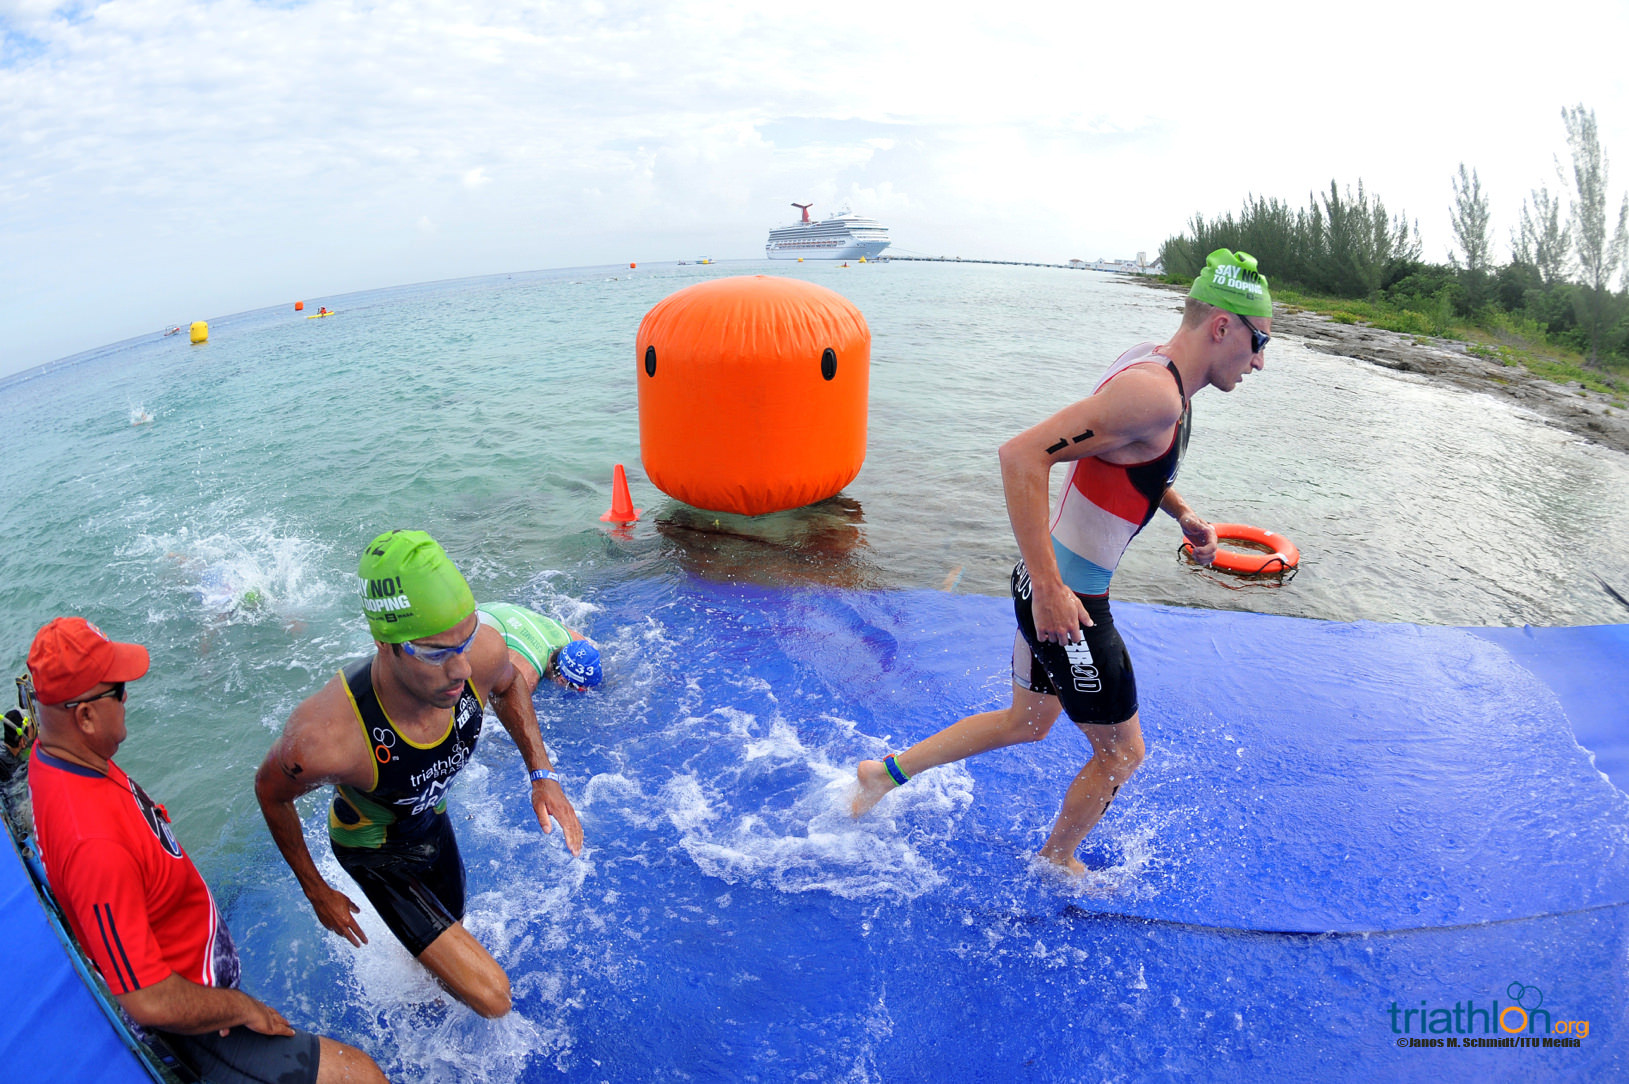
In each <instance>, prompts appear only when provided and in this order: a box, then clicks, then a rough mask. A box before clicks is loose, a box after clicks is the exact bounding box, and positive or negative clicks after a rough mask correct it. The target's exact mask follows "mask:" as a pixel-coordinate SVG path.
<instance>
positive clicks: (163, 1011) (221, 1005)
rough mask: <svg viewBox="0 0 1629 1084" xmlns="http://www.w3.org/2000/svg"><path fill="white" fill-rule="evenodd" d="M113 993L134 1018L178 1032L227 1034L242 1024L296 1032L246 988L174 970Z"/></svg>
mask: <svg viewBox="0 0 1629 1084" xmlns="http://www.w3.org/2000/svg"><path fill="white" fill-rule="evenodd" d="M113 996H114V997H115V998H117V999H118V1001H119V1006H120V1007H121V1008H122V1009H124V1011H125V1012H126V1013H128V1014H129V1015H130V1019H132V1020H134V1021H135V1022H136V1023H138V1024H140V1025H141V1026H142V1027H144V1028H158V1029H160V1030H162V1031H173V1032H175V1033H176V1034H177V1035H203V1034H205V1033H207V1032H211V1031H219V1032H220V1033H221V1034H222V1035H225V1034H226V1033H227V1031H229V1030H230V1029H232V1028H235V1027H239V1026H242V1027H246V1028H248V1029H249V1030H250V1031H258V1032H259V1033H260V1034H262V1035H293V1034H294V1029H293V1028H292V1027H290V1026H289V1023H288V1021H287V1020H284V1019H283V1014H282V1013H280V1012H278V1011H277V1010H276V1009H274V1008H272V1007H271V1006H270V1005H267V1004H264V1003H263V1002H260V1001H256V1000H255V999H254V998H252V997H250V996H249V995H248V994H246V993H244V992H243V991H242V990H232V989H228V988H227V987H224V986H200V985H199V984H198V983H196V982H193V981H192V980H190V979H185V978H182V977H181V976H180V975H177V974H176V973H175V972H173V971H172V972H170V977H169V978H167V979H163V980H161V981H159V982H155V983H153V984H152V985H151V986H143V987H142V988H141V989H140V990H133V991H131V992H130V993H128V994H114V995H113Z"/></svg>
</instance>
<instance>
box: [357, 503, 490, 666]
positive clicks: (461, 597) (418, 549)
mask: <svg viewBox="0 0 1629 1084" xmlns="http://www.w3.org/2000/svg"><path fill="white" fill-rule="evenodd" d="M356 574H357V576H358V577H359V580H360V582H359V583H358V584H357V587H358V589H359V591H360V593H361V596H362V613H363V615H364V616H366V617H367V619H368V629H369V631H371V632H372V634H373V638H374V639H375V640H380V641H383V642H384V643H387V644H399V643H402V642H404V641H406V640H417V639H419V638H420V637H422V636H434V635H436V634H437V633H440V632H446V631H447V630H448V629H450V628H452V627H453V626H454V625H457V624H458V623H459V622H460V621H462V620H464V618H466V617H468V616H469V615H470V614H472V613H474V612H475V596H474V595H473V594H472V593H471V592H470V589H469V584H468V583H466V582H465V581H464V577H463V575H462V574H461V573H460V572H459V571H458V567H457V566H456V565H454V564H453V563H452V558H450V557H448V556H447V551H446V550H444V549H442V548H441V545H440V543H438V542H437V541H436V540H435V539H433V538H431V537H430V536H429V535H427V534H425V533H424V532H423V531H386V532H385V533H384V534H382V535H380V536H379V537H378V538H375V539H374V540H373V541H372V542H369V543H368V544H367V546H366V548H364V549H363V550H362V560H361V561H360V562H359V563H358V565H357V569H356Z"/></svg>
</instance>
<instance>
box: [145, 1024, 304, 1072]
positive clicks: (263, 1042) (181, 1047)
mask: <svg viewBox="0 0 1629 1084" xmlns="http://www.w3.org/2000/svg"><path fill="white" fill-rule="evenodd" d="M159 1034H160V1035H162V1036H163V1038H164V1043H165V1045H166V1046H168V1047H169V1048H170V1049H171V1050H172V1051H174V1052H175V1057H176V1060H177V1061H179V1062H181V1064H182V1065H185V1066H186V1067H187V1068H188V1069H190V1070H192V1071H193V1073H195V1074H196V1075H197V1077H198V1079H199V1080H207V1081H209V1082H210V1084H316V1079H317V1063H318V1061H319V1060H320V1058H321V1056H322V1046H321V1044H320V1043H319V1042H318V1041H317V1037H316V1036H315V1035H313V1034H311V1033H310V1032H308V1031H297V1032H295V1033H294V1034H293V1035H262V1034H260V1033H259V1032H257V1031H250V1030H249V1029H248V1028H246V1027H235V1028H233V1029H232V1030H231V1031H229V1032H227V1033H226V1034H225V1035H221V1034H218V1033H217V1032H213V1031H206V1032H204V1034H202V1035H172V1034H171V1033H169V1032H167V1031H166V1032H160V1033H159Z"/></svg>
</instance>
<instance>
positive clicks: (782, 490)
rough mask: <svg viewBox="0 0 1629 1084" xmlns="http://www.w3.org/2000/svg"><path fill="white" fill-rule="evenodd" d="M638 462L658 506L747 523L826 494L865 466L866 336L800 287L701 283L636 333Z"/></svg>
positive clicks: (791, 282) (822, 292)
mask: <svg viewBox="0 0 1629 1084" xmlns="http://www.w3.org/2000/svg"><path fill="white" fill-rule="evenodd" d="M636 343H637V355H636V363H637V365H638V368H637V370H636V372H637V379H638V382H639V455H640V458H641V460H642V461H643V462H644V465H645V476H646V477H648V478H649V479H650V480H651V482H652V484H654V485H655V486H656V487H657V488H658V489H660V490H661V491H662V492H664V493H666V494H667V495H668V496H670V497H674V498H677V499H678V500H681V501H684V502H685V503H686V504H692V505H695V506H696V507H698V508H705V509H708V510H709V511H714V512H737V513H740V514H742V515H748V516H757V515H762V514H764V513H765V512H779V511H782V510H784V509H787V508H798V507H801V506H802V505H805V504H812V503H814V502H815V501H820V500H825V499H826V498H827V497H831V496H834V495H835V494H836V493H837V492H838V491H840V490H841V489H842V488H843V487H844V486H846V485H848V484H849V483H850V482H852V481H853V480H854V476H855V475H856V474H858V473H860V464H861V463H863V462H864V461H865V420H866V400H867V396H868V394H869V392H870V386H871V329H870V328H868V327H867V326H866V323H865V317H863V316H861V315H860V310H859V309H857V308H855V307H854V305H853V304H852V303H850V302H849V300H848V299H847V298H845V297H843V296H842V295H841V294H838V293H835V292H834V291H832V290H828V289H826V288H825V287H824V286H816V285H815V284H814V283H812V282H804V281H802V280H800V279H786V278H770V277H768V276H765V275H754V276H751V277H739V278H727V279H713V280H711V281H709V282H702V283H697V284H696V285H694V286H689V287H686V288H685V289H683V290H680V291H679V292H678V293H675V294H672V295H670V296H668V297H666V298H664V299H662V301H660V302H658V303H657V305H656V307H655V308H653V309H651V310H650V312H648V313H646V314H645V319H644V320H643V321H641V322H640V324H639V335H638V338H637V339H636Z"/></svg>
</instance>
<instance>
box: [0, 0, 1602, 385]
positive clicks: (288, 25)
mask: <svg viewBox="0 0 1629 1084" xmlns="http://www.w3.org/2000/svg"><path fill="white" fill-rule="evenodd" d="M56 10H57V9H53V8H52V6H51V5H49V4H47V3H45V2H43V0H0V251H3V252H4V253H5V258H4V259H3V260H0V306H4V307H5V309H6V312H5V313H4V315H5V318H6V322H7V326H8V330H9V332H10V339H9V342H8V344H7V345H6V346H4V347H0V349H4V350H5V354H4V356H3V357H0V372H5V371H10V370H12V369H16V368H20V367H22V366H23V365H26V364H29V363H32V362H35V361H40V360H45V359H46V358H47V357H51V356H57V355H60V354H62V353H66V352H69V351H71V350H74V349H80V348H85V347H89V346H93V345H97V344H99V343H101V342H106V341H109V340H112V339H115V338H120V337H123V336H125V335H129V334H134V333H136V332H139V331H142V330H146V329H148V328H156V327H158V326H159V325H161V324H164V323H165V322H174V321H176V320H181V319H190V318H191V317H193V316H195V315H196V316H207V315H213V314H216V313H222V312H229V311H236V310H240V309H243V308H247V307H252V306H256V305H260V304H265V303H269V302H271V301H275V300H278V299H280V298H283V297H285V296H296V295H298V296H316V295H320V294H323V293H332V292H337V291H340V290H347V289H359V288H365V287H369V286H381V285H388V284H391V283H395V282H401V281H406V280H413V279H432V278H445V277H449V276H455V275H461V274H477V273H484V272H497V271H503V270H509V269H519V268H530V267H538V266H549V265H563V264H579V263H592V262H613V261H621V260H626V259H638V260H655V259H664V258H675V257H677V258H687V257H693V256H695V255H697V254H698V253H702V252H705V253H708V254H711V255H715V256H719V257H727V256H749V255H754V254H757V253H758V252H761V247H760V246H761V244H762V240H763V235H764V232H765V230H766V228H767V227H768V226H769V225H771V224H776V223H779V222H781V221H784V220H786V219H787V218H788V217H789V216H790V214H791V213H792V212H791V209H790V208H789V207H788V206H787V204H788V203H790V202H791V201H792V200H794V199H795V200H797V201H798V202H800V203H801V202H808V201H809V200H811V199H812V200H814V201H815V202H816V203H817V204H818V205H819V206H818V207H817V210H831V209H836V208H837V207H838V206H841V205H843V204H845V203H846V204H848V205H849V206H851V207H852V208H853V209H855V210H857V211H864V212H868V213H872V214H876V215H879V216H883V217H885V218H886V220H887V221H888V223H889V225H890V226H891V227H892V228H893V231H894V235H895V237H896V243H897V244H898V245H899V246H900V247H901V248H905V249H910V250H914V251H926V252H943V253H950V254H961V255H989V256H996V257H1015V256H1022V257H1043V258H1051V259H1062V258H1068V257H1070V256H1083V255H1084V256H1096V255H1129V254H1130V253H1132V252H1135V251H1137V250H1139V249H1144V250H1153V249H1155V248H1157V247H1158V245H1159V243H1160V241H1161V240H1163V238H1164V237H1165V236H1166V235H1167V234H1169V233H1171V232H1173V231H1175V230H1177V229H1180V228H1181V227H1182V225H1183V223H1184V222H1185V220H1186V219H1187V217H1188V216H1189V215H1190V214H1192V213H1193V212H1195V211H1202V212H1204V213H1207V214H1210V213H1216V212H1220V211H1225V210H1229V209H1233V208H1236V207H1237V206H1238V204H1239V202H1240V200H1241V199H1242V198H1243V197H1244V196H1245V194H1246V193H1250V192H1256V193H1264V194H1271V195H1278V196H1282V197H1286V198H1289V199H1291V200H1294V201H1300V200H1303V199H1305V197H1306V194H1307V193H1308V192H1309V191H1310V190H1312V189H1314V188H1320V189H1321V188H1323V187H1325V186H1327V184H1328V183H1329V180H1330V179H1331V178H1339V179H1340V180H1341V181H1342V182H1343V183H1344V182H1355V181H1356V180H1357V179H1358V178H1359V177H1361V178H1362V179H1363V180H1364V181H1365V183H1366V184H1367V186H1368V187H1369V188H1370V189H1371V190H1373V191H1375V192H1378V193H1379V194H1380V195H1381V196H1382V197H1383V198H1384V199H1385V200H1386V201H1387V203H1388V205H1390V206H1393V207H1395V208H1399V209H1406V210H1407V211H1408V212H1409V213H1410V214H1411V215H1414V216H1417V217H1418V218H1419V219H1420V222H1421V226H1422V229H1424V231H1425V233H1426V240H1427V247H1428V255H1430V256H1433V257H1440V256H1441V255H1443V254H1444V252H1445V250H1446V244H1447V227H1446V217H1447V216H1446V208H1447V205H1448V203H1449V201H1450V199H1451V192H1450V189H1449V180H1448V179H1449V176H1450V174H1451V172H1452V171H1453V169H1454V168H1455V166H1456V165H1457V163H1458V162H1459V161H1460V160H1464V161H1466V162H1467V163H1468V164H1470V165H1471V166H1473V167H1475V168H1477V169H1478V170H1479V172H1480V174H1481V177H1482V180H1483V183H1484V185H1485V186H1486V188H1487V189H1488V190H1489V191H1490V192H1491V193H1492V195H1493V199H1494V213H1495V223H1494V226H1495V230H1496V232H1498V233H1499V234H1500V236H1503V232H1504V231H1505V230H1507V229H1508V226H1509V224H1510V222H1511V220H1512V219H1513V218H1514V215H1515V212H1516V209H1517V207H1519V204H1520V200H1521V197H1522V195H1523V194H1524V193H1525V192H1526V191H1527V190H1528V189H1529V188H1531V187H1532V186H1533V185H1534V184H1537V183H1541V182H1544V181H1547V180H1550V178H1551V172H1550V166H1549V162H1550V156H1551V154H1552V153H1554V152H1556V151H1559V150H1562V149H1563V148H1562V139H1561V124H1560V119H1559V111H1560V107H1561V106H1562V105H1563V104H1567V103H1572V102H1576V101H1585V102H1587V103H1590V104H1592V105H1594V106H1595V107H1596V109H1597V110H1598V112H1599V114H1600V120H1601V125H1602V136H1603V141H1604V142H1605V143H1606V145H1607V147H1608V149H1609V151H1615V152H1616V154H1617V156H1618V161H1619V162H1620V163H1622V164H1621V165H1620V167H1619V169H1618V172H1617V174H1616V179H1617V182H1618V186H1619V187H1620V188H1621V187H1622V186H1623V185H1624V184H1626V183H1629V93H1625V89H1626V88H1625V85H1624V76H1623V75H1622V67H1623V66H1622V65H1621V62H1620V60H1619V57H1618V53H1619V52H1620V51H1621V42H1622V41H1623V40H1626V38H1629V33H1625V31H1626V30H1629V19H1626V16H1625V11H1624V8H1623V6H1622V5H1621V4H1596V3H1571V4H1565V5H1559V6H1557V5H1552V7H1551V8H1548V9H1545V10H1544V12H1542V14H1538V13H1535V12H1534V11H1533V10H1532V9H1530V8H1526V9H1524V8H1517V7H1502V6H1500V5H1483V6H1481V7H1479V8H1478V9H1477V11H1476V14H1475V17H1474V19H1473V18H1468V17H1467V16H1466V15H1465V14H1464V13H1463V11H1462V10H1461V9H1446V8H1445V9H1443V10H1442V11H1441V12H1440V13H1439V12H1437V11H1436V10H1434V9H1431V8H1429V7H1427V6H1423V5H1417V4H1415V5H1402V4H1397V3H1384V2H1382V3H1377V4H1371V5H1368V6H1366V7H1364V8H1362V9H1350V10H1345V9H1342V10H1338V11H1337V10H1334V9H1330V10H1328V12H1327V13H1326V12H1325V11H1324V9H1318V8H1312V7H1308V6H1306V5H1295V6H1290V5H1276V4H1272V3H1258V4H1256V5H1253V6H1252V7H1251V8H1250V9H1249V16H1250V18H1249V21H1248V22H1247V21H1245V20H1244V19H1243V18H1238V17H1229V18H1225V19H1218V18H1217V17H1216V11H1217V9H1216V8H1215V6H1214V5H1171V4H1166V5H1159V6H1143V7H1133V6H1131V5H1120V6H1114V7H1109V6H1106V5H1093V4H1071V5H1063V4H1054V5H1047V4H1040V5H1027V6H1023V7H1019V8H1012V9H1005V8H1001V7H992V6H989V5H973V4H949V5H940V6H939V7H937V8H935V9H933V11H932V12H931V13H930V14H929V15H927V16H924V15H922V14H920V13H919V10H918V9H917V8H914V7H910V8H908V7H906V6H905V5H897V6H885V5H876V4H863V3H858V2H855V0H836V2H833V3H829V4H824V5H821V6H820V7H819V8H818V9H812V10H810V11H799V10H794V9H787V8H785V7H784V6H774V7H771V6H769V5H760V4H750V3H672V2H669V3H661V2H652V3H634V2H625V0H610V2H607V3H602V4H595V5H578V6H566V5H547V6H545V5H539V4H536V3H531V2H525V3H522V2H519V0H504V2H499V3H489V4H483V5H481V6H479V7H473V6H469V5H463V4H457V3H448V2H442V0H395V2H370V0H312V2H310V3H304V4H296V5H293V6H274V5H268V4H263V3H255V2H251V0H204V2H197V0H190V2H189V0H109V2H106V3H101V4H94V3H88V4H86V5H84V6H82V7H77V8H75V9H74V11H73V14H72V15H71V16H69V15H63V14H60V13H57V14H54V13H53V12H54V11H56ZM1580 27H1588V28H1590V29H1589V32H1588V33H1583V34H1580V33H1578V29H1579V28H1580ZM428 223H433V225H431V226H430V227H429V229H428V230H426V224H428ZM70 313H71V314H72V318H71V319H70V318H69V315H70Z"/></svg>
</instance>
